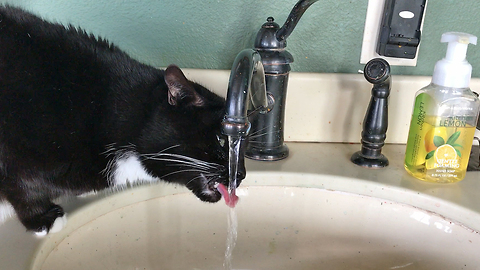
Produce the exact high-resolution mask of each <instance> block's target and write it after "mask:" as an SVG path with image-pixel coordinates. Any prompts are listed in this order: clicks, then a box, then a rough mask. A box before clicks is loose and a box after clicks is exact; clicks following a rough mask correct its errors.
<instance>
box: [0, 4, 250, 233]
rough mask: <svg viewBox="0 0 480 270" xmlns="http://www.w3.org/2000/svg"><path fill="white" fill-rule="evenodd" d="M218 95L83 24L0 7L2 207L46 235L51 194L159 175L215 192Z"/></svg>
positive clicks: (205, 197) (198, 191) (60, 218)
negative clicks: (82, 27)
mask: <svg viewBox="0 0 480 270" xmlns="http://www.w3.org/2000/svg"><path fill="white" fill-rule="evenodd" d="M224 104H225V101H224V99H223V98H221V97H219V96H217V95H215V94H213V93H212V92H210V91H209V90H207V89H205V88H204V87H202V86H200V85H198V84H196V83H193V82H191V81H189V80H187V79H186V78H185V76H184V74H183V73H182V71H181V70H180V69H179V68H178V67H176V66H173V65H172V66H169V67H168V68H167V69H166V70H159V69H156V68H153V67H151V66H147V65H144V64H141V63H139V62H138V61H135V60H133V59H132V58H130V57H129V56H128V55H127V54H125V53H124V52H122V51H121V50H120V49H118V48H117V47H116V46H114V45H112V44H111V43H108V42H107V41H105V40H102V39H98V38H96V37H94V36H92V35H89V34H87V33H85V32H84V31H83V30H80V29H78V28H75V27H72V26H69V27H64V26H62V25H60V24H54V23H49V22H46V21H44V20H42V19H40V18H39V17H37V16H35V15H32V14H30V13H28V12H25V11H23V10H21V9H18V8H14V7H9V6H5V7H0V200H1V201H2V203H3V204H4V208H3V209H4V211H3V212H4V215H6V213H7V214H8V212H9V211H8V210H9V209H10V210H14V213H15V214H16V215H17V216H18V218H19V219H20V221H21V222H22V224H23V225H24V226H25V227H26V228H27V230H30V231H33V232H35V233H37V234H39V235H44V234H47V233H48V232H50V231H56V230H59V229H61V228H62V227H63V225H64V223H65V215H64V211H63V209H62V208H61V207H60V206H58V205H56V204H54V203H53V202H52V200H54V199H55V198H58V197H61V196H68V195H79V194H83V193H87V192H91V191H98V190H102V189H106V188H112V187H118V186H126V185H131V184H135V183H137V182H152V181H158V180H160V179H162V180H165V181H167V182H172V183H178V184H182V185H185V186H186V187H187V188H189V189H190V190H191V191H192V192H193V193H194V194H195V195H196V196H197V197H198V198H200V199H201V200H202V201H206V202H217V201H219V200H220V199H221V194H220V193H219V191H218V190H217V185H218V184H219V183H220V184H223V185H226V184H227V182H228V179H227V177H228V173H227V162H228V151H227V150H228V149H227V147H228V145H227V144H226V143H224V138H223V136H222V135H221V133H220V123H221V120H222V117H223V114H224ZM241 168H243V169H242V170H241V172H240V174H241V176H240V178H243V177H244V167H243V161H242V164H241ZM239 183H240V182H239Z"/></svg>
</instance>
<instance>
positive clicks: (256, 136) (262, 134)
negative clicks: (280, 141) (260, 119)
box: [248, 132, 273, 139]
mask: <svg viewBox="0 0 480 270" xmlns="http://www.w3.org/2000/svg"><path fill="white" fill-rule="evenodd" d="M272 133H273V132H265V133H261V134H256V135H253V136H252V135H249V136H248V138H250V139H251V138H258V137H261V136H265V135H267V134H272Z"/></svg>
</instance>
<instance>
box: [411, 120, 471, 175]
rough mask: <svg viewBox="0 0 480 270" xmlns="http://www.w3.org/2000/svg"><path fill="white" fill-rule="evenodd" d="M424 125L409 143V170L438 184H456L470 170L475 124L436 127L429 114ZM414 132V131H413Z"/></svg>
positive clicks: (435, 121)
mask: <svg viewBox="0 0 480 270" xmlns="http://www.w3.org/2000/svg"><path fill="white" fill-rule="evenodd" d="M426 120H427V121H425V123H424V124H423V128H422V130H421V131H420V132H416V134H415V135H413V141H409V143H408V144H407V155H406V156H405V169H406V170H407V172H409V173H410V174H411V175H413V176H414V177H416V178H418V179H421V180H425V181H428V182H434V183H454V182H458V181H460V180H462V179H463V178H464V177H465V173H466V171H467V166H468V160H469V156H470V151H471V148H472V141H473V136H474V133H475V127H473V126H471V125H467V124H466V125H465V126H462V127H455V126H453V127H446V126H436V125H435V123H440V121H439V120H438V118H437V117H432V116H427V117H426ZM428 120H430V121H428ZM411 132H412V131H411Z"/></svg>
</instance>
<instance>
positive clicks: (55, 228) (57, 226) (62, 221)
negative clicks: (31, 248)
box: [35, 215, 67, 237]
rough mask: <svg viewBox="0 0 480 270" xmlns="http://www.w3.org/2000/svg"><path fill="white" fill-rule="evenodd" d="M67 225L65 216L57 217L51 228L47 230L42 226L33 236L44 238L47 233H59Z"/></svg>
mask: <svg viewBox="0 0 480 270" xmlns="http://www.w3.org/2000/svg"><path fill="white" fill-rule="evenodd" d="M66 225H67V215H63V216H61V217H57V218H56V219H55V221H54V222H53V224H52V226H51V227H50V229H49V230H48V229H47V227H45V226H43V227H42V228H41V230H40V231H36V232H35V235H36V236H38V237H44V236H46V235H47V234H49V233H56V232H59V231H61V230H62V229H63V228H65V226H66Z"/></svg>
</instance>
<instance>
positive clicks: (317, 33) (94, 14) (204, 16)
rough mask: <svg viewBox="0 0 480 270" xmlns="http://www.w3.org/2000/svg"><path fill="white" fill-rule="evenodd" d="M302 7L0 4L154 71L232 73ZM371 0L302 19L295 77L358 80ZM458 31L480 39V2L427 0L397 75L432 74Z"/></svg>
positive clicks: (174, 0)
mask: <svg viewBox="0 0 480 270" xmlns="http://www.w3.org/2000/svg"><path fill="white" fill-rule="evenodd" d="M296 1H297V0H149V1H141V0H68V1H67V0H65V1H59V0H10V1H9V0H0V3H10V4H13V5H16V6H21V7H24V8H25V9H27V10H30V11H32V12H34V13H36V14H39V15H41V16H42V17H44V18H46V19H48V20H52V21H57V22H61V23H64V24H73V25H75V26H81V27H82V28H84V29H85V30H87V31H88V32H92V33H94V34H96V35H100V36H102V37H105V38H107V39H109V40H110V41H112V42H114V43H116V44H117V45H118V46H119V47H121V48H122V49H124V50H125V51H127V52H128V53H129V54H130V55H132V56H133V57H134V58H136V59H138V60H140V61H142V62H145V63H149V64H152V65H155V66H167V65H168V64H170V63H175V64H177V65H179V66H180V67H183V68H202V69H230V67H231V64H232V62H233V59H234V58H235V56H236V54H237V53H238V52H239V51H240V50H242V49H244V48H249V47H252V44H253V40H254V38H255V34H256V32H257V31H258V29H259V28H260V26H261V25H262V24H263V23H264V22H265V19H266V18H267V17H268V16H273V17H274V18H275V19H276V21H277V23H279V24H280V25H282V24H283V22H284V21H285V19H286V17H287V16H288V13H289V12H290V10H291V8H292V7H293V6H294V4H295V3H296ZM367 3H368V1H367V0H351V1H347V0H321V1H318V2H317V3H315V4H313V5H312V6H311V7H310V8H309V9H308V10H307V11H306V13H305V14H304V16H303V18H302V19H301V21H300V23H299V24H298V25H297V28H296V29H295V31H294V32H293V33H292V35H291V36H290V37H289V39H288V46H287V49H288V50H289V51H290V52H291V53H292V54H293V56H294V57H295V62H294V63H293V64H292V70H293V71H297V72H321V73H325V72H335V73H356V72H357V71H358V70H359V69H362V68H363V65H360V64H359V59H360V51H361V43H362V37H363V28H364V23H365V14H366V10H367ZM447 31H461V32H467V33H470V34H474V35H477V36H479V37H480V1H478V0H429V1H428V7H427V12H426V16H425V21H424V29H423V35H422V43H421V47H420V51H419V57H418V63H417V66H416V67H393V73H394V74H403V75H431V74H432V71H433V66H434V64H435V62H436V61H437V60H439V59H440V58H442V57H443V56H444V53H445V49H446V45H445V44H441V43H440V42H439V41H440V36H441V34H442V33H443V32H447ZM468 60H469V62H470V63H471V64H472V65H473V69H474V71H473V76H474V77H480V44H479V45H478V46H470V48H469V52H468Z"/></svg>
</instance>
